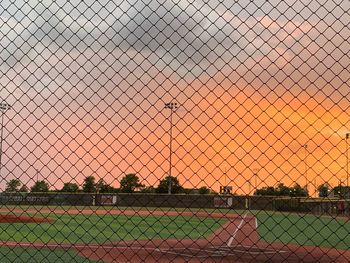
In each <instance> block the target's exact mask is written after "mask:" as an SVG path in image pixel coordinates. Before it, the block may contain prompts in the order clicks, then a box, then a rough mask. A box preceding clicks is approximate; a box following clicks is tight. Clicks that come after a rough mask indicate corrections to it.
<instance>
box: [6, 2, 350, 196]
mask: <svg viewBox="0 0 350 263" xmlns="http://www.w3.org/2000/svg"><path fill="white" fill-rule="evenodd" d="M349 8H350V3H349V1H312V0H298V1H289V0H288V1H263V0H258V1H243V0H237V1H228V0H221V1H216V0H211V1H199V0H197V1H193V0H172V1H151V0H148V1H146V0H144V1H140V0H132V1H131V0H128V1H121V0H115V1H107V0H101V1H94V0H85V1H74V2H71V1H65V0H62V1H59V2H57V1H49V0H41V1H38V0H28V1H22V0H3V1H2V4H1V7H0V18H1V20H0V23H1V27H0V49H1V50H0V51H1V52H0V60H1V64H0V65H1V66H0V70H1V71H0V72H1V77H0V84H1V86H0V91H1V93H0V96H1V99H2V100H3V101H6V102H7V103H9V104H11V105H12V109H11V110H9V111H7V112H6V114H5V115H4V116H2V117H4V127H3V128H4V129H3V131H4V134H3V135H4V137H3V138H4V140H3V144H2V147H3V148H2V151H3V155H2V169H1V174H2V182H0V186H2V187H3V186H4V185H5V184H6V181H8V180H10V179H13V178H20V179H21V180H23V181H24V182H25V183H27V184H28V185H29V186H30V185H32V184H33V182H34V181H35V180H36V178H37V176H38V177H40V178H45V179H47V180H48V181H49V182H50V185H51V187H52V188H60V187H61V186H62V184H63V183H64V182H68V181H71V182H77V183H79V184H81V183H82V181H83V179H84V178H85V177H86V176H89V175H93V176H95V177H96V178H104V179H105V180H106V181H107V182H108V183H111V184H112V185H114V186H118V185H119V181H120V179H121V177H122V176H123V175H125V174H126V173H132V172H135V173H137V174H138V176H139V177H140V178H141V179H142V182H143V183H144V184H146V185H156V184H157V182H158V180H159V179H162V178H163V177H164V176H165V175H166V174H168V173H169V165H170V164H169V155H170V148H169V145H170V132H169V131H170V127H172V134H173V138H172V140H171V141H172V150H173V151H172V175H174V176H177V177H178V178H179V180H180V182H181V183H182V184H184V185H185V186H186V187H200V186H209V187H212V188H213V189H214V190H218V188H219V185H222V184H224V183H225V182H226V183H227V184H230V185H232V186H233V187H234V190H235V191H236V192H237V193H239V194H242V193H248V192H249V189H251V188H253V187H262V186H266V185H276V184H277V183H279V182H283V183H285V184H287V185H292V184H294V183H295V182H297V183H299V184H301V185H305V184H306V183H310V184H315V183H316V184H317V185H319V184H321V183H323V182H329V183H331V184H333V185H336V184H338V183H339V180H342V181H343V182H345V180H346V178H347V174H346V165H347V157H346V156H347V155H346V153H347V142H346V140H345V134H346V133H347V132H348V131H349V130H350V123H349V102H350V89H349V83H350V80H349V76H350V74H349V68H350V67H349V64H350V63H349V61H350V59H349V54H350V52H349V51H350V44H349V35H350V29H349V26H348V21H350V19H349V18H350V17H349ZM171 101H176V102H178V104H179V105H180V107H179V108H178V109H177V110H176V111H175V112H174V113H173V116H172V122H170V110H169V109H164V104H165V103H167V102H171ZM305 145H307V148H305V147H304V146H305ZM225 174H226V176H225ZM255 175H256V178H255ZM255 179H256V180H255ZM315 181H316V182H315ZM249 182H250V183H249ZM255 182H256V183H257V185H256V183H255ZM310 191H311V192H312V191H314V189H311V190H310Z"/></svg>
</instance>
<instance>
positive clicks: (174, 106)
mask: <svg viewBox="0 0 350 263" xmlns="http://www.w3.org/2000/svg"><path fill="white" fill-rule="evenodd" d="M164 108H165V109H169V110H170V132H169V134H170V145H169V151H170V153H169V176H168V194H171V169H172V166H173V165H172V160H171V157H172V153H173V147H172V144H173V112H174V111H175V110H176V109H177V108H178V104H177V102H169V103H165V107H164Z"/></svg>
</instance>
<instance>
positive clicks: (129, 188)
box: [120, 173, 144, 193]
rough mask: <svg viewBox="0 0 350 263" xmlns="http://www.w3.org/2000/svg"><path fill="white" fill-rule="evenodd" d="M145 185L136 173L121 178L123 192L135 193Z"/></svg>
mask: <svg viewBox="0 0 350 263" xmlns="http://www.w3.org/2000/svg"><path fill="white" fill-rule="evenodd" d="M141 187H144V185H143V184H141V183H140V179H139V178H138V176H137V175H136V174H132V173H131V174H127V175H125V176H124V177H123V178H122V179H121V180H120V192H121V193H133V192H134V191H135V190H136V189H139V188H141Z"/></svg>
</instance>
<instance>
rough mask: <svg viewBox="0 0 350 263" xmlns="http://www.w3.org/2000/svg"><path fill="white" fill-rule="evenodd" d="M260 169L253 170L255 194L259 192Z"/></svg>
mask: <svg viewBox="0 0 350 263" xmlns="http://www.w3.org/2000/svg"><path fill="white" fill-rule="evenodd" d="M258 171H259V169H258V168H254V169H253V173H254V177H255V192H256V191H257V190H258Z"/></svg>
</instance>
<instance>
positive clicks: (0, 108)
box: [0, 102, 11, 176]
mask: <svg viewBox="0 0 350 263" xmlns="http://www.w3.org/2000/svg"><path fill="white" fill-rule="evenodd" d="M9 109H11V106H10V105H9V104H8V103H6V102H2V103H0V111H1V135H0V137H1V141H0V176H1V168H2V160H1V158H2V139H3V134H4V115H5V112H6V111H8V110H9Z"/></svg>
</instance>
